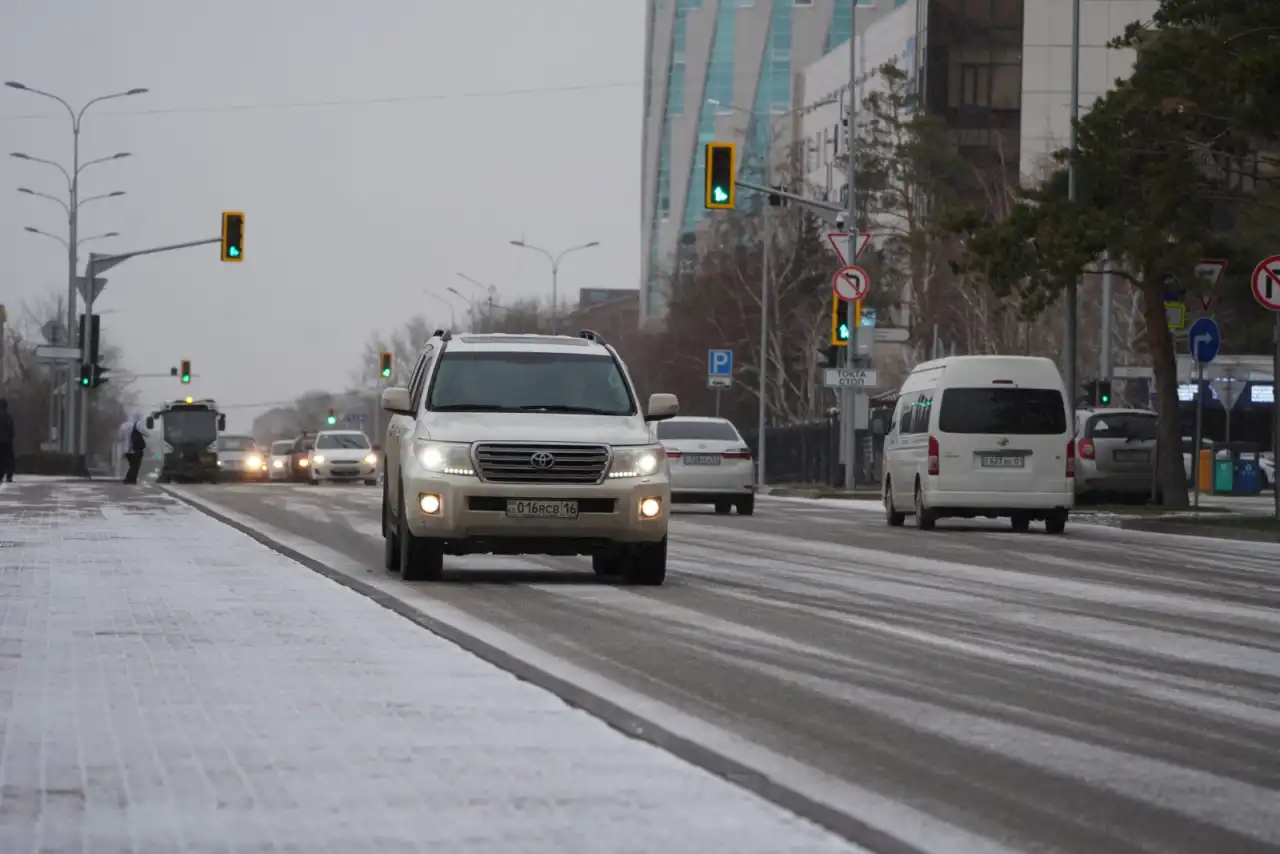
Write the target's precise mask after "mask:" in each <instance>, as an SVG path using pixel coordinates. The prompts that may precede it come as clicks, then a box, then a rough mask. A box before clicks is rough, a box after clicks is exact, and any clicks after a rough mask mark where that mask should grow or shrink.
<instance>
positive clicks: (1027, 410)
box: [938, 388, 1067, 436]
mask: <svg viewBox="0 0 1280 854" xmlns="http://www.w3.org/2000/svg"><path fill="white" fill-rule="evenodd" d="M938 429H939V430H941V431H942V432H943V433H970V434H983V435H988V434H991V433H1004V434H1005V435H1008V436H1053V435H1059V434H1062V433H1066V432H1067V411H1066V408H1065V405H1064V403H1063V400H1062V392H1060V391H1058V390H1056V389H1051V388H949V389H946V390H945V391H943V392H942V411H941V412H939V413H938Z"/></svg>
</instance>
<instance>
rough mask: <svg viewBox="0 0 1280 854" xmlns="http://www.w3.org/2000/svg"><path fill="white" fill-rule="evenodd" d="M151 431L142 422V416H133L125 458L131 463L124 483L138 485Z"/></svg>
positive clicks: (136, 413) (139, 414) (136, 414)
mask: <svg viewBox="0 0 1280 854" xmlns="http://www.w3.org/2000/svg"><path fill="white" fill-rule="evenodd" d="M148 435H149V431H148V430H147V424H146V422H145V421H143V420H142V414H141V413H139V412H135V413H134V414H133V428H132V429H131V430H130V431H129V451H128V453H126V454H125V455H124V458H125V459H126V460H128V461H129V470H128V471H127V472H125V475H124V483H137V482H138V470H139V469H140V468H142V454H143V452H144V451H146V449H147V437H148Z"/></svg>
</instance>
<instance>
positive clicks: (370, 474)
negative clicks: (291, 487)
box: [311, 430, 378, 486]
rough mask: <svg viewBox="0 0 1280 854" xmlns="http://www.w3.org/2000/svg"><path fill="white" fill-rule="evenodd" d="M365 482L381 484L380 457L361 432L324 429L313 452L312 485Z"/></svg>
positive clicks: (317, 438) (319, 434)
mask: <svg viewBox="0 0 1280 854" xmlns="http://www.w3.org/2000/svg"><path fill="white" fill-rule="evenodd" d="M355 480H363V481H364V482H365V484H366V485H368V486H377V485H378V455H377V453H376V452H375V451H374V450H373V446H372V445H371V444H369V437H368V436H366V435H365V434H364V432H363V431H360V430H321V431H320V432H319V433H318V434H316V446H315V449H314V450H312V452H311V482H312V483H324V482H326V481H329V482H333V481H355Z"/></svg>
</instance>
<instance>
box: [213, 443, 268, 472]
mask: <svg viewBox="0 0 1280 854" xmlns="http://www.w3.org/2000/svg"><path fill="white" fill-rule="evenodd" d="M218 476H219V478H220V479H222V480H245V481H249V480H257V481H263V480H266V479H267V460H266V457H265V456H263V453H262V451H261V449H260V448H259V447H258V442H257V440H256V439H254V438H253V437H252V436H232V435H230V434H228V433H224V434H222V435H221V436H219V437H218Z"/></svg>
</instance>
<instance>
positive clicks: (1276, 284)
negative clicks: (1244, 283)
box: [1252, 255, 1280, 311]
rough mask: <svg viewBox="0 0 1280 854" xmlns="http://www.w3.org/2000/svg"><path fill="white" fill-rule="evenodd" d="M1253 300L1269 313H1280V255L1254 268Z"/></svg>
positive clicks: (1273, 256)
mask: <svg viewBox="0 0 1280 854" xmlns="http://www.w3.org/2000/svg"><path fill="white" fill-rule="evenodd" d="M1252 284H1253V298H1254V299H1256V300H1257V301H1258V304H1259V305H1261V306H1262V307H1263V308H1265V309H1267V310H1269V311H1280V255H1272V256H1271V257H1270V258H1267V259H1266V260H1264V261H1263V262H1262V263H1261V264H1259V265H1258V266H1257V267H1254V268H1253V283H1252Z"/></svg>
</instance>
